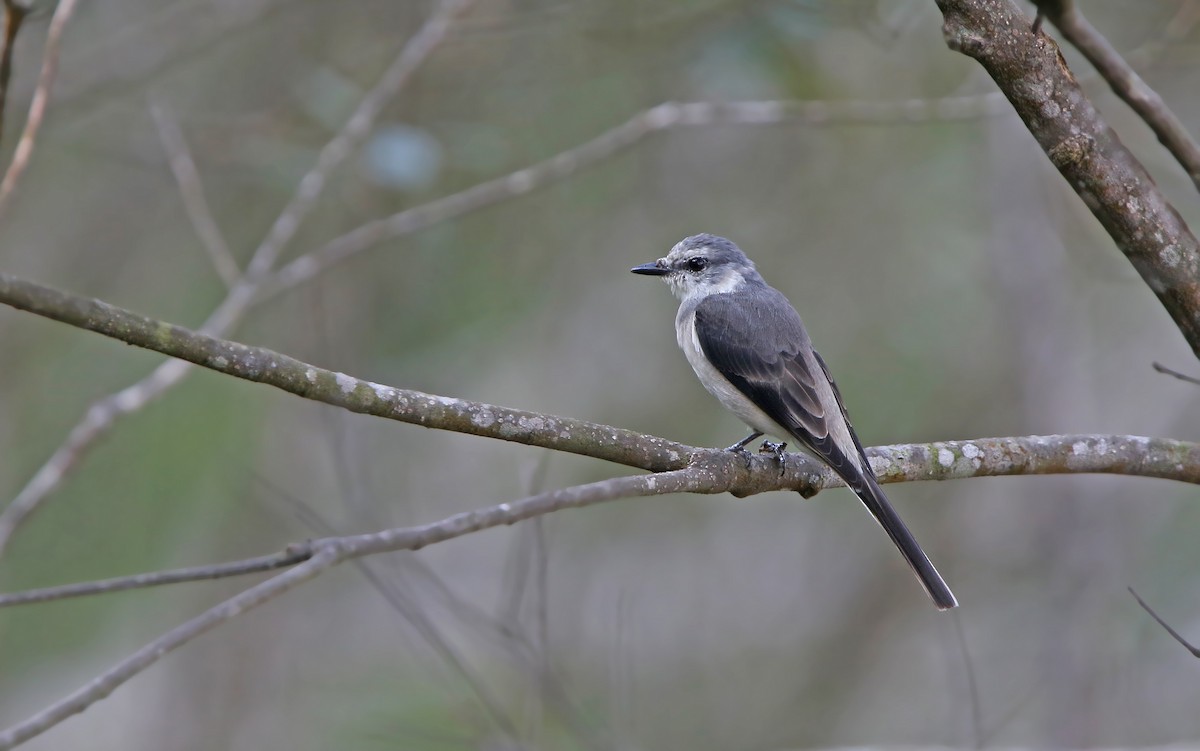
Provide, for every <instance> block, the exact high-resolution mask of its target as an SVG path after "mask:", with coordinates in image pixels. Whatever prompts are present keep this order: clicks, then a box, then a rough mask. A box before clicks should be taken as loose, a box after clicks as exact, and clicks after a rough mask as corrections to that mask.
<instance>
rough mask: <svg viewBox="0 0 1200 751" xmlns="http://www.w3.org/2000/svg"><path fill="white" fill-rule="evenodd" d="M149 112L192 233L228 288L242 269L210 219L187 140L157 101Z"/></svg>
mask: <svg viewBox="0 0 1200 751" xmlns="http://www.w3.org/2000/svg"><path fill="white" fill-rule="evenodd" d="M150 114H151V115H152V116H153V117H154V124H155V125H157V126H158V137H159V140H161V141H162V145H163V151H165V152H166V154H167V162H168V164H170V165H171V174H173V175H174V176H175V183H176V184H177V185H178V186H179V195H180V197H181V198H183V208H184V210H185V211H186V212H187V215H188V219H189V220H191V222H192V228H193V229H195V230H196V236H197V237H199V238H200V244H201V245H203V246H204V250H205V252H207V253H208V257H209V260H211V261H212V264H213V268H214V269H216V271H217V275H218V276H220V277H221V281H223V282H225V286H226V287H229V288H232V287H233V285H235V284H236V283H237V281H238V279H240V278H241V276H242V272H241V269H239V268H238V265H237V261H235V260H234V258H233V253H231V252H230V250H229V244H228V243H226V242H225V235H224V234H222V232H221V228H220V226H218V225H217V221H216V220H215V219H213V215H212V210H211V209H209V207H208V199H206V198H205V197H204V186H203V185H202V184H201V183H200V173H199V171H198V170H197V169H196V163H195V162H194V161H192V154H191V152H190V151H189V150H188V146H187V141H185V140H184V138H183V130H182V129H181V128H180V127H179V123H178V122H177V121H176V120H175V118H174V117H173V116H172V115H171V113H170V112H168V111H167V109H166V107H164V106H162V105H161V104H158V103H156V102H153V101H151V102H150Z"/></svg>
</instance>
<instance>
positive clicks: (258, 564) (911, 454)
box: [0, 407, 1200, 608]
mask: <svg viewBox="0 0 1200 751" xmlns="http://www.w3.org/2000/svg"><path fill="white" fill-rule="evenodd" d="M489 408H490V409H500V408H498V407H489ZM545 419H553V420H557V419H560V418H550V417H548V416H547V417H545ZM642 438H645V439H650V437H649V436H642ZM694 451H695V453H694V454H693V455H692V462H691V464H690V466H689V469H688V472H689V475H690V476H692V477H695V478H700V479H703V482H697V484H695V485H691V486H689V487H687V488H685V489H687V490H690V491H691V492H703V493H721V492H724V491H726V490H728V491H729V492H731V493H734V494H736V495H739V496H742V497H744V496H747V495H751V494H755V493H762V492H768V491H772V490H795V491H798V492H799V493H801V494H802V495H804V496H805V497H811V496H813V495H815V494H816V493H818V492H819V491H821V490H824V489H827V488H834V487H840V486H841V485H842V481H841V480H840V479H838V477H837V476H836V475H835V474H833V472H832V471H830V470H829V468H828V467H825V466H823V465H822V466H818V465H816V464H815V463H814V462H812V461H810V460H809V459H808V458H807V457H806V456H805V455H803V454H789V455H788V456H787V458H786V466H785V471H784V472H783V473H780V472H779V465H778V464H776V463H775V459H774V456H773V455H770V456H755V457H752V458H751V462H750V464H749V466H747V465H746V463H745V461H744V460H743V459H742V458H741V457H738V456H732V455H729V454H726V453H725V452H723V451H717V450H707V451H705V450H701V449H695V450H694ZM867 452H868V454H869V455H870V458H871V460H872V461H871V465H872V466H873V467H874V468H875V471H876V472H877V473H878V474H879V480H880V482H883V483H890V482H913V481H917V480H959V479H966V478H970V477H1001V476H1010V475H1049V474H1085V473H1087V474H1092V473H1107V474H1122V475H1131V476H1138V477H1158V478H1163V479H1169V480H1177V481H1180V482H1189V483H1196V484H1200V444H1195V443H1188V442H1186V441H1174V440H1170V439H1166V438H1144V437H1142V436H1125V435H1050V436H1023V437H1011V438H979V439H976V440H971V441H943V442H938V443H913V444H901V445H895V446H879V447H876V448H872V449H868V450H867ZM649 487H651V488H656V489H658V490H661V488H662V487H664V486H662V485H658V484H651V485H650V486H649ZM562 492H563V491H556V493H557V494H559V495H561V493H562ZM671 492H675V491H671ZM544 495H547V496H555V494H544ZM534 497H535V498H538V497H541V496H534ZM555 497H557V496H555ZM521 503H524V502H520V503H517V504H501V505H499V506H495V507H493V508H491V509H484V510H482V511H478V512H474V514H475V517H474V518H475V519H476V521H475V522H474V524H478V523H479V522H478V519H491V520H492V521H493V522H494V523H490V524H487V525H486V526H496V525H498V524H510V523H512V522H511V521H506V520H507V519H508V517H507V516H505V513H506V512H504V511H503V509H504V508H505V507H506V506H507V507H508V508H509V509H510V510H511V509H512V508H516V507H519V506H521ZM522 508H524V507H522ZM531 508H533V509H539V508H541V507H540V506H538V505H537V504H534V505H532V506H531ZM556 508H562V506H558V507H556ZM530 513H531V516H532V515H538V514H540V513H544V512H543V511H537V513H536V514H535V513H533V512H530ZM463 516H464V515H462V514H459V515H457V516H453V517H450V518H449V519H445V520H442V521H440V522H435V523H434V524H431V525H426V526H425V527H421V528H410V529H406V530H393V531H392V532H390V533H389V534H390V535H391V536H392V537H393V538H397V539H399V538H403V539H410V538H412V537H413V536H415V535H418V531H417V530H418V529H423V530H425V534H428V533H429V530H438V534H440V535H445V534H449V533H450V530H460V529H463V526H462V522H461V518H462V517H463ZM523 518H529V517H523ZM483 528H484V527H472V529H483ZM464 534H465V533H464ZM360 537H361V536H360ZM344 539H349V538H340V537H339V538H332V537H331V538H326V539H324V540H315V541H305V542H297V543H292V544H291V545H288V546H287V547H286V548H285V549H284V550H283V551H281V552H279V553H274V554H271V555H263V556H258V557H255V558H247V559H245V560H240V561H232V562H229V563H217V564H211V565H207V566H193V567H190V568H181V569H173V570H170V571H155V572H149V573H143V574H134V575H132V576H121V577H114V578H111V579H100V580H97V581H91V582H80V583H76V584H66V585H62V586H58V587H44V588H41V589H30V590H25V591H23V592H12V593H9V594H0V608H4V607H11V606H14V605H28V604H31V603H39V602H49V601H52V600H64V599H69V598H73V597H87V596H91V595H100V594H108V593H110V592H122V591H125V590H129V589H145V588H147V587H158V586H162V585H164V584H179V583H181V582H189V581H203V580H210V579H224V578H228V577H233V576H244V575H246V574H254V573H260V572H263V571H270V570H274V569H280V568H288V567H290V566H295V565H296V564H298V563H302V562H304V561H306V560H308V559H309V558H310V557H311V556H312V555H313V552H314V551H315V550H316V549H318V548H319V546H320V545H322V544H326V543H329V542H338V541H342V540H344ZM355 539H359V538H357V537H356V538H355ZM441 539H448V538H444V537H443V538H441ZM435 541H437V540H435ZM339 544H340V543H339ZM426 544H428V543H426Z"/></svg>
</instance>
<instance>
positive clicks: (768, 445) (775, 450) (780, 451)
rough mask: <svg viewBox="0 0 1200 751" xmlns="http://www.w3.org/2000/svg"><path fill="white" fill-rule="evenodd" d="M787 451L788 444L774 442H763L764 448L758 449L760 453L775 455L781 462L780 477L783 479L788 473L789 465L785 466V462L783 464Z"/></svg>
mask: <svg viewBox="0 0 1200 751" xmlns="http://www.w3.org/2000/svg"><path fill="white" fill-rule="evenodd" d="M786 450H787V444H786V443H775V442H773V441H763V442H762V446H759V447H758V453H760V454H774V455H775V458H776V459H778V460H779V476H780V477H783V475H784V473H785V472H786V471H787V465H786V464H784V462H783V455H784V452H785V451H786Z"/></svg>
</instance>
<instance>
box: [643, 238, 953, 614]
mask: <svg viewBox="0 0 1200 751" xmlns="http://www.w3.org/2000/svg"><path fill="white" fill-rule="evenodd" d="M630 271H632V272H633V273H635V274H644V275H647V276H657V277H660V278H661V279H662V280H663V281H665V282H666V283H667V286H668V287H670V288H671V291H672V292H673V293H674V294H675V296H676V297H677V298H678V299H679V312H678V313H677V314H676V316H675V334H676V338H677V340H678V342H679V347H680V349H682V350H683V352H684V355H686V357H687V360H688V363H689V364H691V366H692V370H694V371H695V372H696V377H697V378H699V379H700V383H701V384H703V386H704V388H705V389H707V390H708V391H709V393H711V394H712V395H713V396H715V397H716V398H717V400H718V401H719V402H720V403H721V404H722V405H723V406H724V407H725V408H726V409H728V410H729V411H730V412H732V413H733V414H734V415H736V416H737V417H738V418H739V419H740V420H741V421H742V422H744V423H745V424H746V425H748V426H749V427H750V429H751V430H752V431H753V432H752V433H751V434H750V435H749V436H747V437H746V438H744V439H743V440H741V441H739V442H737V443H735V444H734V445H732V446H730V447H729V448H728V449H726V450H727V451H735V452H745V450H746V449H745V447H746V445H747V444H749V443H750V442H751V441H754V440H755V439H757V438H759V437H761V436H763V435H769V436H775V437H778V438H782V439H784V440H789V439H790V440H791V441H794V442H795V443H796V444H798V445H799V447H800V448H801V449H803V450H804V451H805V452H806V453H808V454H810V455H812V456H813V457H815V458H816V459H818V460H819V461H821V462H823V463H824V464H826V465H828V466H829V467H830V469H832V470H833V471H834V472H835V473H836V474H837V475H838V477H840V478H841V479H842V480H843V481H844V482H845V483H846V485H847V486H848V487H849V488H850V489H851V490H852V491H853V492H854V494H855V495H857V496H858V497H859V499H860V500H861V501H862V502H863V505H864V506H866V507H867V510H868V511H870V512H871V514H872V516H874V517H875V520H876V521H877V522H879V524H880V526H882V527H883V529H884V531H886V532H887V533H888V536H889V537H891V539H892V542H893V543H895V545H896V547H897V548H898V549H899V551H900V554H901V555H903V556H904V560H905V561H906V562H907V563H908V565H909V566H910V567H911V568H912V570H913V573H914V574H915V575H916V577H917V579H918V581H920V583H921V585H922V586H923V587H924V588H925V591H926V592H928V593H929V596H930V598H932V600H933V602H934V604H935V605H936V606H937V607H938V609H939V610H949V609H950V608H954V607H957V605H958V600H957V599H955V597H954V593H953V592H951V591H950V587H949V586H948V585H947V584H946V582H945V580H944V579H942V576H941V574H939V573H938V571H937V569H936V568H934V566H933V563H932V562H930V560H929V557H928V556H927V555H925V551H923V550H922V549H921V546H920V545H919V544H918V543H917V540H916V538H915V537H913V534H912V532H910V531H909V529H908V527H907V526H905V524H904V522H903V521H902V520H901V519H900V516H899V515H898V514H897V513H896V511H895V509H894V508H892V504H891V502H890V501H889V500H888V498H887V496H886V495H885V494H884V492H883V489H882V488H881V487H880V486H879V481H878V479H877V478H876V476H875V472H874V470H873V469H871V463H870V462H869V461H867V455H866V452H865V451H864V450H863V447H862V443H861V442H860V441H859V440H858V436H857V435H856V434H855V432H854V428H853V426H852V425H851V424H850V419H849V417H848V416H847V414H846V407H845V405H844V403H843V402H842V396H841V394H840V393H839V392H838V387H837V385H836V384H835V383H834V381H833V378H832V377H831V376H830V374H829V368H828V367H827V366H826V365H825V361H824V360H823V359H821V356H820V355H819V354H817V351H816V350H815V349H813V346H812V341H811V340H810V339H809V336H808V332H807V331H806V330H805V328H804V324H803V323H802V322H801V320H800V314H799V313H797V312H796V309H795V308H794V307H792V304H791V303H790V302H788V299H787V298H786V297H785V296H784V295H783V293H782V292H780V291H779V290H777V289H775V288H774V287H771V286H770V285H768V284H767V283H766V281H765V280H764V279H763V278H762V275H761V274H759V273H758V270H757V268H755V265H754V262H753V261H751V260H750V259H749V258H748V257H747V256H746V254H745V253H743V252H742V250H741V248H739V247H738V246H737V245H735V244H734V243H733V242H732V241H730V240H727V239H726V238H724V237H719V236H717V235H711V234H699V235H692V236H690V237H686V238H684V239H683V240H681V241H680V242H678V243H676V245H675V246H674V247H673V248H671V252H669V253H668V254H667V255H666V256H665V257H663V258H659V259H658V260H657V261H654V262H652V263H645V264H642V265H640V266H635V267H633V268H632V269H630ZM764 448H765V449H771V450H774V451H775V452H776V453H777V454H778V455H779V458H780V460H781V461H782V458H783V450H784V449H785V448H786V444H771V443H769V442H766V443H764Z"/></svg>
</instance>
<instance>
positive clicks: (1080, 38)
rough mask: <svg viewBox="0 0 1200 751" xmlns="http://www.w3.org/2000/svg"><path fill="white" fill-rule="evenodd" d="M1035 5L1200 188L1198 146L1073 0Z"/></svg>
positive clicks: (1046, 0) (1044, 0)
mask: <svg viewBox="0 0 1200 751" xmlns="http://www.w3.org/2000/svg"><path fill="white" fill-rule="evenodd" d="M1035 4H1036V5H1037V6H1038V10H1039V11H1040V12H1041V13H1044V14H1045V16H1046V18H1048V19H1050V22H1051V23H1053V24H1054V25H1055V26H1056V27H1057V28H1058V30H1059V31H1060V32H1062V35H1063V36H1064V37H1065V38H1066V40H1067V41H1068V42H1070V43H1071V44H1072V45H1074V47H1075V48H1076V49H1077V50H1079V51H1080V52H1082V53H1083V56H1084V57H1086V58H1087V60H1088V62H1090V63H1091V64H1092V66H1093V67H1095V69H1096V70H1097V72H1099V73H1100V75H1101V76H1102V77H1103V78H1104V80H1105V81H1107V82H1108V85H1109V86H1111V87H1112V90H1113V91H1114V92H1115V93H1116V95H1117V96H1119V97H1121V100H1122V101H1124V102H1125V103H1126V104H1127V105H1129V107H1130V109H1132V110H1133V111H1134V112H1136V113H1137V114H1138V116H1139V117H1141V118H1142V120H1143V121H1145V123H1146V124H1147V125H1149V126H1150V129H1151V130H1153V131H1154V135H1155V136H1157V137H1158V140H1159V143H1161V144H1162V145H1163V146H1164V147H1166V149H1167V151H1169V152H1171V156H1173V157H1175V161H1177V162H1179V164H1180V166H1182V167H1183V169H1184V170H1185V171H1186V172H1187V174H1188V177H1190V178H1191V179H1192V183H1193V184H1194V185H1195V186H1196V188H1197V189H1200V146H1198V145H1197V144H1196V142H1195V141H1194V140H1193V139H1192V136H1191V134H1189V133H1188V131H1187V128H1185V127H1184V125H1183V123H1182V122H1180V121H1179V118H1178V117H1176V116H1175V113H1174V112H1172V111H1171V108H1170V107H1168V106H1167V105H1166V103H1165V102H1163V100H1162V97H1160V96H1159V95H1158V92H1156V91H1155V90H1154V89H1152V88H1150V86H1149V85H1148V84H1147V83H1146V82H1145V81H1143V80H1142V77H1141V76H1139V75H1138V74H1137V73H1136V72H1134V70H1133V68H1132V67H1131V66H1130V65H1129V63H1127V62H1125V59H1124V58H1123V57H1121V54H1120V53H1119V52H1117V51H1116V49H1114V48H1113V46H1112V45H1111V44H1109V42H1108V40H1107V39H1105V38H1104V35H1103V34H1101V33H1100V32H1099V31H1098V30H1097V29H1096V27H1095V26H1092V24H1091V22H1090V21H1088V20H1087V18H1086V17H1084V15H1083V13H1081V12H1080V10H1079V6H1078V5H1077V4H1076V2H1075V0H1037V2H1036V3H1035Z"/></svg>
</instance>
